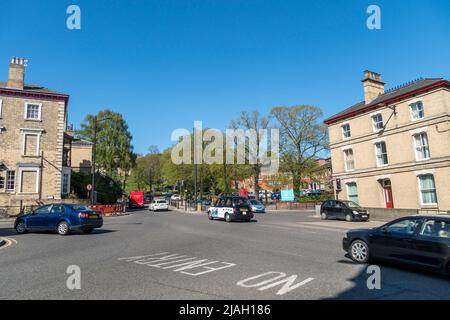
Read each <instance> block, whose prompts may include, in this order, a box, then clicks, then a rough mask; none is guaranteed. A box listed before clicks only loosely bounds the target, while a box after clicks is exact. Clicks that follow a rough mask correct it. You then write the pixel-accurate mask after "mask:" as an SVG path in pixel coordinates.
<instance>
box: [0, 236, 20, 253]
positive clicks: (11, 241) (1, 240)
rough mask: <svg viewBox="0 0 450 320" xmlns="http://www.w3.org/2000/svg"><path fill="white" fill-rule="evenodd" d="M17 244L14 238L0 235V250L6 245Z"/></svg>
mask: <svg viewBox="0 0 450 320" xmlns="http://www.w3.org/2000/svg"><path fill="white" fill-rule="evenodd" d="M16 244H17V240H16V239H14V238H7V237H1V238H0V252H1V250H4V249H6V248H8V247H12V246H14V245H16Z"/></svg>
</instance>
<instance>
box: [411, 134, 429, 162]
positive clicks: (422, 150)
mask: <svg viewBox="0 0 450 320" xmlns="http://www.w3.org/2000/svg"><path fill="white" fill-rule="evenodd" d="M413 137H414V144H415V147H416V159H417V160H427V159H430V148H429V146H428V136H427V134H426V133H425V132H422V133H419V134H416V135H414V136H413Z"/></svg>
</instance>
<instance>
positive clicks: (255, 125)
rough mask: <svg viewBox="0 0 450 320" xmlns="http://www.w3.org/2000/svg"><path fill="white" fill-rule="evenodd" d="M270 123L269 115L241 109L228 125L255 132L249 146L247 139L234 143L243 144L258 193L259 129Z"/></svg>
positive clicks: (266, 127) (259, 173) (261, 164)
mask: <svg viewBox="0 0 450 320" xmlns="http://www.w3.org/2000/svg"><path fill="white" fill-rule="evenodd" d="M269 123H270V116H268V117H266V116H262V115H261V114H260V113H259V112H258V111H252V112H247V111H242V112H241V113H240V114H239V116H238V117H237V118H236V119H234V120H232V121H231V124H230V127H231V128H233V129H239V128H240V129H243V130H254V132H256V136H255V138H256V141H254V142H255V145H254V146H253V148H252V147H250V145H249V139H248V137H247V138H246V141H236V143H244V144H245V155H246V162H247V163H248V164H249V165H250V167H251V171H252V174H251V175H252V177H253V182H254V187H255V194H256V195H258V194H259V185H258V180H259V177H260V175H261V168H262V166H263V162H262V158H261V151H262V150H261V136H260V130H267V129H268V127H269Z"/></svg>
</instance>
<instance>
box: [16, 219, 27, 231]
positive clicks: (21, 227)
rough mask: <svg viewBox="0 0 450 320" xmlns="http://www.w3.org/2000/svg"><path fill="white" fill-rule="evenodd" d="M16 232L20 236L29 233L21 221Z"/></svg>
mask: <svg viewBox="0 0 450 320" xmlns="http://www.w3.org/2000/svg"><path fill="white" fill-rule="evenodd" d="M16 232H17V233H18V234H24V233H27V225H26V223H25V222H24V221H19V222H18V223H17V226H16Z"/></svg>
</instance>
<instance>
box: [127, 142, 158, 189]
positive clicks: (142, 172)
mask: <svg viewBox="0 0 450 320" xmlns="http://www.w3.org/2000/svg"><path fill="white" fill-rule="evenodd" d="M132 180H133V181H134V182H135V183H136V184H137V187H138V188H139V190H147V191H155V188H158V187H159V186H160V185H161V184H162V183H163V177H162V162H161V154H160V153H159V151H158V150H157V149H152V150H151V152H150V153H149V154H147V155H145V156H143V157H139V158H137V160H136V167H135V168H134V169H133V171H132Z"/></svg>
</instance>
